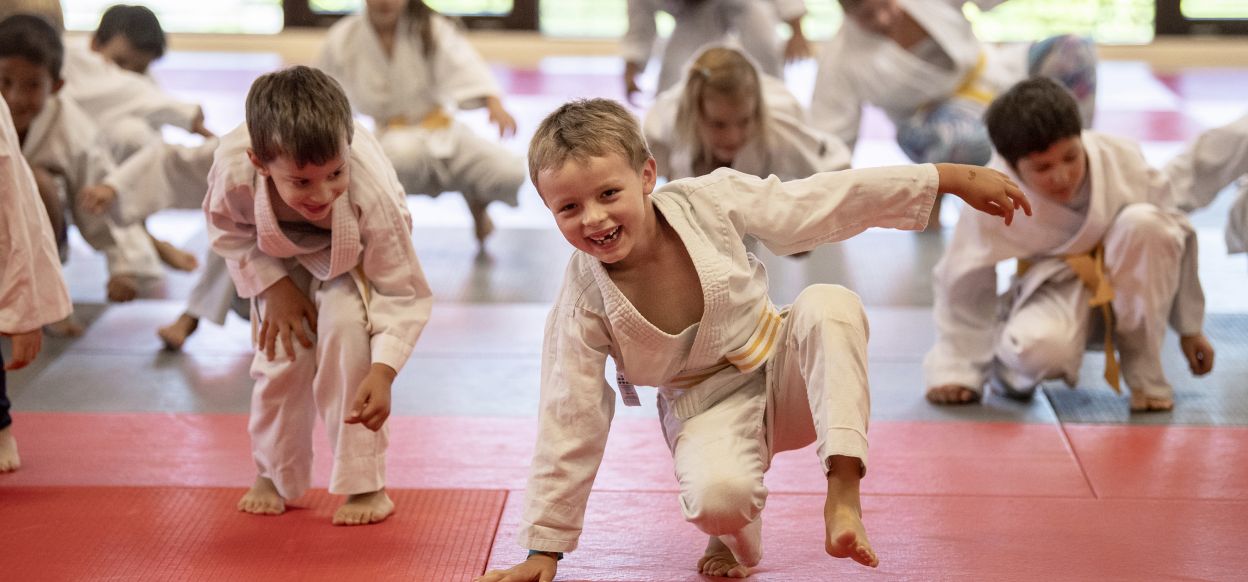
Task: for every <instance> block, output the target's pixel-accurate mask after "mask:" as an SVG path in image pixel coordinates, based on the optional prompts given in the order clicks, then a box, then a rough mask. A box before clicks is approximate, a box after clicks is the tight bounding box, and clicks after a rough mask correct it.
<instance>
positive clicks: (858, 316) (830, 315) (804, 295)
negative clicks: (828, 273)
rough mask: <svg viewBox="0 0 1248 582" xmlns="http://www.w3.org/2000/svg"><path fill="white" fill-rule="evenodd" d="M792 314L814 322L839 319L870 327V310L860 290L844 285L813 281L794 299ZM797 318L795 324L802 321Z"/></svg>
mask: <svg viewBox="0 0 1248 582" xmlns="http://www.w3.org/2000/svg"><path fill="white" fill-rule="evenodd" d="M790 317H794V318H797V319H799V320H800V321H801V322H802V323H805V322H809V323H810V324H811V325H815V324H818V323H826V322H838V323H846V324H851V325H853V326H854V327H855V328H856V329H860V330H862V331H863V332H864V333H865V332H866V331H867V312H866V310H865V309H864V308H863V306H862V299H861V298H859V297H858V294H857V293H854V292H853V291H850V290H849V289H846V288H845V287H842V286H840V285H811V286H809V287H807V288H806V289H804V290H803V291H802V292H801V293H800V294H799V295H798V296H797V299H796V300H794V301H793V307H792V308H791V310H790ZM798 323H799V322H798V321H794V324H798Z"/></svg>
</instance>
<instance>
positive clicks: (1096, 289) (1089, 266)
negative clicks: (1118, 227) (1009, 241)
mask: <svg viewBox="0 0 1248 582" xmlns="http://www.w3.org/2000/svg"><path fill="white" fill-rule="evenodd" d="M1062 260H1064V261H1066V265H1067V266H1069V267H1070V270H1072V271H1074V272H1075V275H1076V276H1077V277H1079V281H1080V282H1082V283H1083V286H1084V287H1085V288H1087V289H1088V291H1091V292H1092V298H1091V299H1088V307H1094V308H1100V311H1101V317H1102V318H1104V320H1105V381H1106V382H1109V385H1110V386H1113V388H1114V392H1118V393H1122V388H1121V385H1120V384H1119V378H1120V376H1121V370H1120V368H1119V366H1118V356H1117V355H1116V354H1115V353H1114V317H1113V310H1112V309H1111V303H1112V302H1113V300H1114V287H1113V285H1111V284H1110V282H1109V277H1108V276H1106V275H1105V245H1104V244H1098V245H1096V248H1094V249H1092V252H1089V253H1084V254H1081V255H1066V256H1064V257H1062ZM1030 268H1031V262H1030V261H1027V260H1025V259H1019V260H1018V275H1019V276H1020V277H1021V276H1022V275H1023V274H1024V273H1026V272H1027V269H1030Z"/></svg>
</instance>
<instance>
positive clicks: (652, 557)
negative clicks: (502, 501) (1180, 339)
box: [490, 492, 1248, 582]
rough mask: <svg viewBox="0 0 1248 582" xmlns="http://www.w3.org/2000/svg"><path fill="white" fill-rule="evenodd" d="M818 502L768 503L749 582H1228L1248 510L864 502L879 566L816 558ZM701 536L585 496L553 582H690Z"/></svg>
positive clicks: (635, 497) (1242, 504) (1117, 503)
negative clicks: (577, 527) (581, 528)
mask: <svg viewBox="0 0 1248 582" xmlns="http://www.w3.org/2000/svg"><path fill="white" fill-rule="evenodd" d="M521 500H522V496H520V495H512V496H511V497H510V498H509V499H508V502H507V509H506V511H505V512H504V514H503V521H502V524H501V526H500V529H499V535H498V541H497V542H496V544H495V548H494V551H493V553H492V554H491V557H490V568H502V567H506V566H509V565H510V564H512V563H514V562H515V561H517V560H520V559H523V556H524V551H523V549H522V548H520V547H519V546H517V545H516V543H515V541H514V540H515V533H516V528H517V523H518V518H519V511H520V509H521ZM822 503H823V499H822V497H821V496H814V495H772V496H771V498H770V499H769V500H768V503H767V508H766V510H765V511H764V513H763V515H764V519H763V539H764V542H763V543H764V558H763V562H762V564H760V567H759V569H758V570H757V571H756V572H755V574H754V575H753V576H751V577H750V578H749V580H753V581H755V582H803V581H810V582H816V581H819V582H826V581H828V580H859V579H867V580H1011V581H1029V580H1036V581H1052V580H1164V579H1171V580H1173V579H1184V580H1196V579H1199V580H1233V579H1242V577H1243V573H1244V572H1245V571H1248V553H1245V552H1244V551H1243V547H1245V545H1248V528H1245V527H1243V525H1242V524H1244V523H1248V502H1246V501H1239V502H1220V501H1155V500H1094V499H1044V498H1027V499H1021V498H1001V497H926V496H879V497H876V496H868V497H866V498H865V499H864V500H863V509H864V520H865V523H866V526H867V532H868V535H869V536H870V539H871V541H872V544H873V546H874V548H875V549H876V551H877V553H878V554H879V556H880V567H879V568H878V569H875V570H872V569H869V568H865V567H863V566H859V565H857V564H855V563H852V562H849V561H847V560H838V559H834V558H830V557H828V556H827V555H826V554H824V551H823V535H824V534H823V518H822V511H821V509H822ZM705 544H706V537H705V536H704V535H702V534H701V533H700V532H698V530H697V529H696V528H695V527H693V526H692V525H689V524H687V523H685V522H684V521H683V520H682V519H681V517H680V510H679V508H678V506H677V501H676V496H675V495H674V494H670V493H614V492H595V493H594V494H593V495H592V496H591V497H590V506H589V513H588V516H587V519H586V526H585V533H584V535H583V536H582V538H581V545H580V548H579V549H577V551H575V552H572V553H570V554H568V556H567V558H566V559H564V560H563V562H561V563H560V566H561V568H560V571H559V577H558V579H559V580H561V581H564V582H569V581H579V580H596V581H607V580H618V581H624V580H627V581H631V582H642V581H655V582H660V581H661V582H683V581H688V582H693V581H705V580H708V578H704V577H701V576H698V575H696V574H695V573H694V570H693V568H694V566H695V564H696V562H697V559H698V557H699V556H700V555H701V553H702V550H703V548H704V547H705Z"/></svg>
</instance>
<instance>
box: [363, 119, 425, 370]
mask: <svg viewBox="0 0 1248 582" xmlns="http://www.w3.org/2000/svg"><path fill="white" fill-rule="evenodd" d="M357 131H360V129H359V128H357ZM356 135H357V137H356V142H355V145H353V146H352V151H353V153H354V152H359V153H360V154H361V155H363V156H368V157H370V158H372V161H374V162H376V163H369V164H367V165H366V167H368V168H378V169H380V170H381V171H382V174H383V175H378V176H370V177H369V180H368V181H367V182H364V181H360V182H359V184H360V185H361V186H363V187H367V188H378V189H379V190H380V191H378V192H373V193H370V194H369V196H368V199H369V200H373V201H377V202H378V203H376V204H370V205H369V207H368V208H364V209H362V210H364V212H362V216H360V238H361V240H360V242H361V244H362V245H363V247H364V255H363V258H362V260H361V264H362V265H363V269H364V279H365V280H367V281H368V285H369V288H370V297H369V301H368V313H369V323H370V324H371V327H370V329H371V331H370V333H371V339H370V346H371V348H372V362H373V363H376V364H385V365H387V366H390V367H391V368H393V369H394V370H395V371H396V372H397V371H399V370H401V369H403V365H404V364H405V363H407V360H408V358H409V357H411V355H412V350H413V349H414V348H415V346H416V340H418V339H420V334H421V332H422V331H423V330H424V328H425V323H426V322H428V321H429V313H430V310H431V309H432V308H433V292H432V291H431V290H430V289H429V283H428V281H426V280H425V274H424V272H423V271H422V270H421V268H420V260H419V259H417V257H416V249H415V248H414V247H413V246H412V216H411V214H410V213H409V212H408V209H407V199H406V197H405V195H404V194H403V187H402V186H401V185H399V180H398V178H397V177H396V176H395V174H394V170H393V169H392V168H391V166H390V164H389V161H388V160H386V158H385V154H384V153H382V151H381V146H380V145H379V144H377V142H376V141H375V140H374V139H373V138H372V135H371V134H368V133H367V132H363V133H357V134H356ZM362 165H363V164H362ZM362 170H364V168H358V169H357V170H356V171H362ZM352 178H353V181H354V178H355V176H354V175H353V176H352Z"/></svg>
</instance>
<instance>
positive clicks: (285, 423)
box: [204, 67, 433, 525]
mask: <svg viewBox="0 0 1248 582" xmlns="http://www.w3.org/2000/svg"><path fill="white" fill-rule="evenodd" d="M246 115H247V123H246V125H244V126H241V127H239V128H237V129H235V130H234V131H232V132H230V133H229V134H227V135H226V136H225V137H223V138H221V147H220V148H219V149H218V150H217V154H216V159H215V161H214V163H213V166H212V170H211V172H210V173H209V178H208V183H209V187H208V197H207V198H206V199H205V200H204V210H205V212H206V214H207V218H208V235H209V238H210V239H211V240H212V250H213V251H214V252H216V253H217V254H219V255H221V257H222V258H224V259H225V261H226V264H227V266H228V267H229V271H230V275H231V276H232V277H233V279H234V283H235V285H236V286H237V288H238V292H239V295H241V296H243V297H245V298H251V299H252V309H251V314H252V329H253V341H254V343H255V346H256V355H255V358H254V359H253V361H252V366H251V376H252V378H254V379H255V380H256V385H255V388H254V389H253V393H252V407H251V421H250V424H249V430H250V432H251V441H252V456H253V458H254V459H255V462H256V467H257V469H258V470H259V474H258V475H257V477H256V481H255V484H253V485H252V487H251V489H250V490H249V491H248V492H247V493H246V494H245V495H244V496H243V498H242V499H241V500H240V501H239V503H238V508H239V510H241V511H245V512H248V513H255V514H273V515H275V514H280V513H282V512H284V511H285V509H286V502H287V501H289V500H293V499H295V498H297V497H299V496H301V495H302V494H303V493H304V491H306V490H307V488H308V487H309V486H310V485H311V479H312V431H313V427H314V426H315V424H316V416H317V412H318V411H319V413H320V416H321V418H322V419H323V420H324V422H325V426H326V428H327V429H328V432H329V441H330V447H331V450H333V454H334V463H333V473H332V475H331V477H330V484H329V491H330V493H335V494H340V495H346V496H347V500H346V502H345V503H343V504H342V506H340V507H339V508H338V510H337V511H336V512H335V513H334V517H333V523H335V524H338V525H364V524H369V523H377V522H380V521H382V520H384V519H386V517H387V516H389V515H390V513H391V512H392V511H393V510H394V504H393V502H392V501H391V500H390V498H389V496H387V495H386V491H385V466H386V465H385V453H386V446H387V442H388V431H387V427H386V425H385V421H386V418H387V417H388V416H389V414H390V388H391V384H392V383H393V382H394V377H395V375H396V374H398V371H399V370H400V369H401V368H402V367H403V364H404V363H406V362H407V360H408V357H409V356H410V355H411V352H412V349H413V347H414V346H415V345H416V340H417V339H418V338H419V337H420V332H421V330H422V329H423V328H424V325H425V321H426V320H427V319H428V316H429V310H430V307H431V306H432V302H433V299H432V293H431V292H430V291H429V286H428V284H427V283H426V282H425V277H424V274H423V273H422V272H421V269H420V262H419V261H418V260H417V259H416V251H415V249H414V248H412V237H411V228H412V226H411V216H410V215H409V214H408V211H407V203H406V198H405V197H404V195H403V188H402V186H400V185H399V182H398V179H397V178H396V177H395V175H394V168H393V167H391V166H390V162H389V160H387V159H386V156H385V153H383V152H382V149H381V146H380V145H379V144H378V143H377V141H376V140H375V139H374V138H373V137H372V135H370V134H369V133H368V132H367V131H360V130H359V128H357V127H355V125H354V124H353V122H352V120H351V106H350V105H349V104H348V103H347V98H346V95H344V94H343V92H342V88H341V87H339V86H338V84H337V83H336V82H334V80H333V79H331V78H329V77H328V76H327V75H325V74H324V73H322V72H320V71H318V70H316V69H311V68H308V67H294V68H290V69H285V70H282V71H278V72H275V73H269V74H267V75H264V76H261V77H260V78H259V79H257V80H256V81H255V83H253V84H252V86H251V91H250V92H249V93H248V94H247V106H246Z"/></svg>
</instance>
